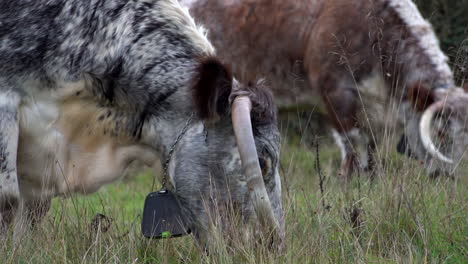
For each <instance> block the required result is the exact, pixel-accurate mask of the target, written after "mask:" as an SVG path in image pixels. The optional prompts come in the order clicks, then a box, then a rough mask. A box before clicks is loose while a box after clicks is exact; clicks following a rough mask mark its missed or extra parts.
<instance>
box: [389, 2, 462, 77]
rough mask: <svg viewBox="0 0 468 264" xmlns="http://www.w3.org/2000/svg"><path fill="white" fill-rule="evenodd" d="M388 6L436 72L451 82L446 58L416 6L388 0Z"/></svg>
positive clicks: (429, 25)
mask: <svg viewBox="0 0 468 264" xmlns="http://www.w3.org/2000/svg"><path fill="white" fill-rule="evenodd" d="M389 5H390V6H391V7H392V8H393V9H394V10H395V11H396V12H397V14H398V15H399V16H400V18H401V19H402V20H403V21H404V23H406V25H407V26H408V29H409V30H410V31H411V33H412V34H413V35H414V36H415V37H416V38H417V39H418V43H419V46H420V47H421V48H422V50H423V51H424V52H425V53H426V55H427V56H428V57H429V58H430V60H431V62H432V64H433V65H434V66H435V67H436V70H437V72H439V73H440V74H441V76H443V77H444V78H445V79H446V81H449V82H451V80H452V79H453V73H452V71H451V70H450V67H449V66H448V64H447V62H448V58H447V56H446V55H445V54H444V53H443V52H442V51H441V49H440V46H439V40H438V39H437V37H436V35H435V34H434V31H433V29H432V26H431V24H430V23H429V22H427V21H426V20H425V19H424V18H423V17H422V16H421V13H420V12H419V10H418V8H417V7H416V5H415V4H414V3H413V1H411V0H389Z"/></svg>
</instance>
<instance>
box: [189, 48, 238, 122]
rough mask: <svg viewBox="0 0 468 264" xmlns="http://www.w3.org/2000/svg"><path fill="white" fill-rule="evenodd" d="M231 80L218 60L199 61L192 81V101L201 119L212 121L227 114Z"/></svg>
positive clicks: (209, 58) (230, 76)
mask: <svg viewBox="0 0 468 264" xmlns="http://www.w3.org/2000/svg"><path fill="white" fill-rule="evenodd" d="M232 80H233V79H232V75H231V72H230V70H229V69H228V68H227V67H226V66H225V65H224V64H222V63H221V62H220V61H219V60H218V59H216V58H213V57H207V58H203V59H201V60H200V64H199V65H198V67H197V69H196V75H195V79H194V81H193V99H194V102H195V108H196V109H197V112H198V115H199V117H200V118H201V119H204V120H209V121H213V120H216V119H218V118H219V117H220V116H223V115H226V114H228V113H229V95H230V94H231V90H232Z"/></svg>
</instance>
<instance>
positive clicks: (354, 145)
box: [321, 78, 374, 181]
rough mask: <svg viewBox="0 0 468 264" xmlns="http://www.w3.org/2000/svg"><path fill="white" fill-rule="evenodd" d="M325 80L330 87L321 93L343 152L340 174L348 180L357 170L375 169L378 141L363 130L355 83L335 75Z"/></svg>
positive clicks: (336, 140)
mask: <svg viewBox="0 0 468 264" xmlns="http://www.w3.org/2000/svg"><path fill="white" fill-rule="evenodd" d="M321 82H322V83H323V84H324V85H326V86H327V87H325V88H324V89H323V91H321V93H322V97H323V100H324V102H325V105H326V107H327V112H328V114H329V116H330V118H331V121H332V124H333V127H334V129H333V138H334V139H335V142H336V144H337V145H338V146H339V148H340V151H341V157H342V159H341V169H340V173H339V175H340V178H342V179H343V180H345V181H348V180H350V179H351V176H352V174H353V172H354V171H355V170H357V169H363V170H372V169H373V164H374V162H373V158H372V152H373V149H374V144H372V142H371V141H370V140H369V137H368V136H367V134H366V133H365V132H363V131H361V129H359V120H358V117H357V113H358V111H359V109H360V108H359V105H360V103H359V100H358V96H357V90H356V89H355V88H354V86H353V85H352V84H351V83H352V82H349V84H347V83H346V82H344V83H342V84H338V83H336V82H335V81H334V79H332V78H325V79H324V80H322V81H321Z"/></svg>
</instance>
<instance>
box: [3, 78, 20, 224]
mask: <svg viewBox="0 0 468 264" xmlns="http://www.w3.org/2000/svg"><path fill="white" fill-rule="evenodd" d="M2 88H3V87H1V86H0V228H1V229H2V230H5V228H6V227H7V226H8V224H9V223H10V222H11V221H12V220H13V218H14V215H15V212H16V210H17V208H18V205H19V203H20V193H19V185H18V176H17V173H16V156H17V155H16V154H17V149H18V137H19V122H18V105H19V101H20V97H19V95H18V94H16V93H14V92H11V91H4V90H2Z"/></svg>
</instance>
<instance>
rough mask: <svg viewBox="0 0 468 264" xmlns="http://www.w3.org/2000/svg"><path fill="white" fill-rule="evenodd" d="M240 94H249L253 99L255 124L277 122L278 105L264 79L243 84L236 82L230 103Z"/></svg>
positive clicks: (253, 119)
mask: <svg viewBox="0 0 468 264" xmlns="http://www.w3.org/2000/svg"><path fill="white" fill-rule="evenodd" d="M238 96H248V97H249V98H250V100H251V101H252V122H253V123H254V124H255V125H266V124H271V123H275V122H276V105H275V102H274V99H273V94H272V93H271V90H270V89H269V88H268V87H267V85H266V83H265V80H264V79H259V80H257V81H256V82H248V83H247V85H243V84H241V83H238V82H237V81H235V82H234V87H233V89H232V93H231V96H230V98H229V101H230V103H232V102H233V101H234V99H235V98H236V97H238Z"/></svg>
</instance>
